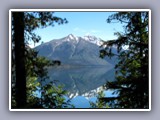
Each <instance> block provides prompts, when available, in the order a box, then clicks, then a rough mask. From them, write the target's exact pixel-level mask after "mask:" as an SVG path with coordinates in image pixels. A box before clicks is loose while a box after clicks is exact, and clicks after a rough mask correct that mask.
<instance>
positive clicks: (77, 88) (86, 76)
mask: <svg viewBox="0 0 160 120" xmlns="http://www.w3.org/2000/svg"><path fill="white" fill-rule="evenodd" d="M48 75H49V77H50V80H49V81H53V80H54V81H56V85H64V89H65V90H67V91H68V96H66V99H70V98H72V99H71V104H73V105H74V106H75V107H76V108H89V107H90V104H89V101H92V102H96V100H97V97H96V96H97V95H98V92H100V91H102V90H103V87H102V86H103V85H104V84H106V83H107V81H114V80H115V79H114V78H115V73H114V68H113V67H112V66H79V67H73V68H62V67H60V68H49V72H48ZM49 81H48V82H49ZM112 92H113V91H105V90H104V93H105V96H112Z"/></svg>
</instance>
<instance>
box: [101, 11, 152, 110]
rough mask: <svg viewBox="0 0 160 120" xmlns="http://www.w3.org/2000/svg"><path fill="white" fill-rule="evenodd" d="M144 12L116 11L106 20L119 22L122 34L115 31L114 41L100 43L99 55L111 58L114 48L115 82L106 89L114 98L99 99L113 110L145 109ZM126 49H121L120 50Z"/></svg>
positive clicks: (145, 36)
mask: <svg viewBox="0 0 160 120" xmlns="http://www.w3.org/2000/svg"><path fill="white" fill-rule="evenodd" d="M148 20H149V19H148V12H119V13H115V14H113V15H111V16H109V18H108V19H107V22H108V23H111V22H115V21H118V22H121V23H122V24H123V26H124V32H121V33H120V32H117V33H115V35H117V37H118V38H117V39H116V40H110V41H107V42H105V43H104V46H107V47H106V48H105V49H103V50H101V51H100V56H101V57H105V56H109V57H112V56H115V54H114V53H112V51H111V48H112V46H116V47H117V52H118V55H116V56H118V63H117V64H116V65H115V69H116V72H115V74H116V81H115V82H108V83H107V84H106V86H105V87H106V89H113V90H114V91H115V93H116V94H117V97H114V98H101V99H103V100H104V101H106V102H108V104H109V105H110V107H113V108H132V109H134V108H148V107H149V76H148V75H149V66H148V64H149V63H148V59H149V54H148V51H149V49H148V40H149V36H148V33H149V31H148V30H149V28H148V22H149V21H148ZM124 46H127V47H128V49H126V50H124V49H123V47H124Z"/></svg>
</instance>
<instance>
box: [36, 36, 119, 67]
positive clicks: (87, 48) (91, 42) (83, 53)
mask: <svg viewBox="0 0 160 120" xmlns="http://www.w3.org/2000/svg"><path fill="white" fill-rule="evenodd" d="M102 44H103V42H102V39H100V38H97V37H95V36H84V37H76V36H74V35H72V34H70V35H68V36H66V37H63V38H61V39H53V40H51V41H49V42H47V43H43V44H41V45H39V46H37V47H36V48H35V49H36V50H37V51H38V55H40V56H44V57H46V58H48V59H51V60H60V61H61V63H62V65H86V66H92V65H96V66H97V65H113V64H114V63H115V60H116V59H115V58H112V59H109V58H105V59H101V58H100V57H99V50H100V49H102V48H100V45H102ZM113 51H116V48H113Z"/></svg>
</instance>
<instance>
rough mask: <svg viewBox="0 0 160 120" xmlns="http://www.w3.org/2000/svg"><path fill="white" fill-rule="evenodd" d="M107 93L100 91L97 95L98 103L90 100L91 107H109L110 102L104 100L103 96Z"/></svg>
mask: <svg viewBox="0 0 160 120" xmlns="http://www.w3.org/2000/svg"><path fill="white" fill-rule="evenodd" d="M104 96H105V95H104V93H103V91H100V92H99V93H98V95H97V101H96V103H94V102H90V105H91V108H109V106H108V103H106V102H105V101H103V100H102V99H101V98H103V97H104Z"/></svg>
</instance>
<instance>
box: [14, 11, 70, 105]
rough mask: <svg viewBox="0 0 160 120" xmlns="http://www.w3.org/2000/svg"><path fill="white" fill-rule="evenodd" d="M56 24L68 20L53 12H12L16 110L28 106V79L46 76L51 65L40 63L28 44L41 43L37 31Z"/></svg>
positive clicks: (43, 61) (42, 61)
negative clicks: (46, 68) (31, 42)
mask: <svg viewBox="0 0 160 120" xmlns="http://www.w3.org/2000/svg"><path fill="white" fill-rule="evenodd" d="M55 23H57V24H59V25H60V24H64V23H67V20H66V19H62V18H59V17H56V16H54V13H53V12H12V86H13V88H12V98H14V96H15V101H12V103H14V105H13V106H14V107H16V108H26V106H27V93H28V91H27V86H26V79H32V77H31V76H34V77H44V76H46V70H44V68H45V66H48V65H50V64H51V63H50V62H49V61H48V62H45V61H46V59H43V60H41V61H39V63H38V60H37V59H38V58H37V52H35V51H34V50H31V49H30V48H29V47H28V43H29V41H33V42H34V43H37V42H39V41H40V39H41V38H40V36H38V35H36V34H35V33H34V30H35V29H37V28H45V27H47V26H54V24H55ZM35 60H37V61H35ZM27 65H28V66H27ZM28 68H29V69H28ZM31 70H32V71H31Z"/></svg>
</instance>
